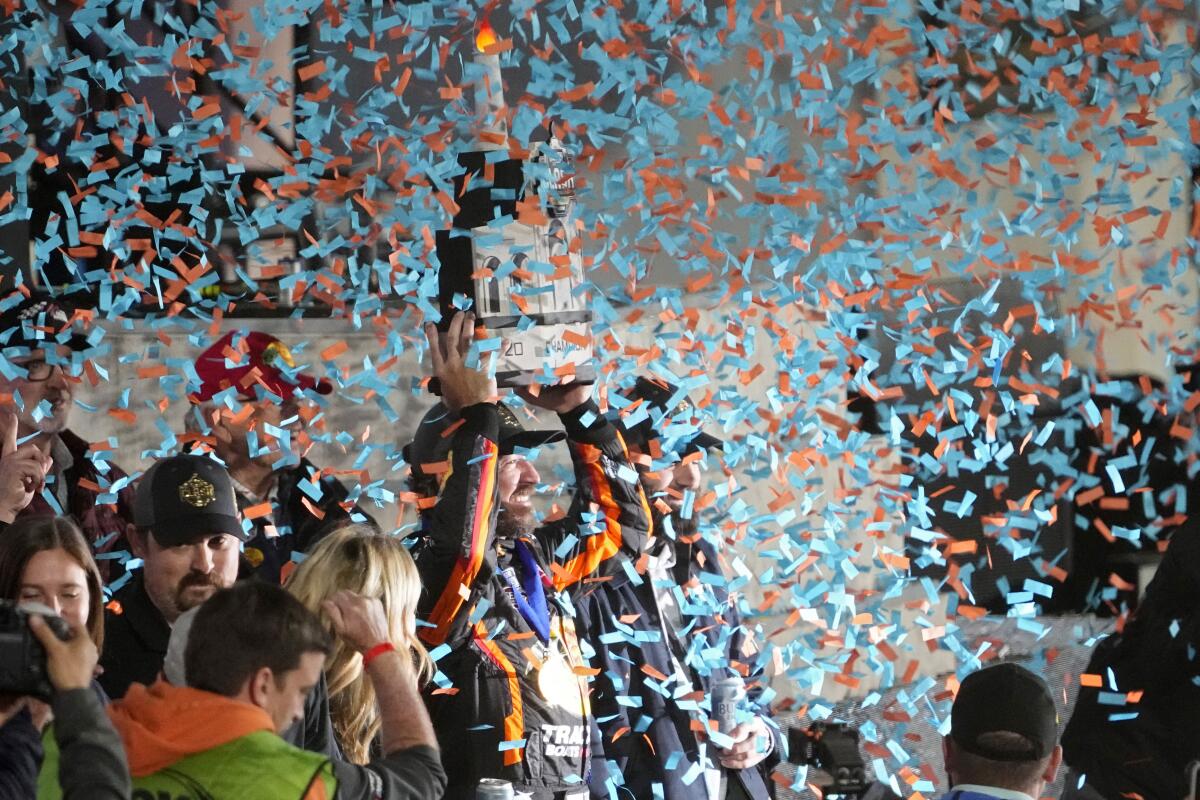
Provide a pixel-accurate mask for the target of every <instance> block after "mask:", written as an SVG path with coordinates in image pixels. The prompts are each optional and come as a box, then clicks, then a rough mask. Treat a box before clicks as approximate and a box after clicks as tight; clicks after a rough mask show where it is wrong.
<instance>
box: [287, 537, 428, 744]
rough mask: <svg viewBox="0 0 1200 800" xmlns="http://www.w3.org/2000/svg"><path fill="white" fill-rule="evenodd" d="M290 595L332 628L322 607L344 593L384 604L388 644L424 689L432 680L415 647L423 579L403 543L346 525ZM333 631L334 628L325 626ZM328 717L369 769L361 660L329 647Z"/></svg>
mask: <svg viewBox="0 0 1200 800" xmlns="http://www.w3.org/2000/svg"><path fill="white" fill-rule="evenodd" d="M286 587H287V590H288V591H289V592H291V593H292V594H293V595H294V596H295V597H296V598H297V599H299V600H300V602H302V603H304V605H305V606H306V607H307V608H308V609H309V610H311V611H312V612H313V613H315V614H317V615H318V616H320V617H321V619H322V621H324V622H325V624H326V625H327V626H330V622H329V619H328V618H327V616H326V614H325V612H324V610H323V609H322V604H323V603H324V601H326V600H328V599H330V598H331V597H332V596H333V595H334V594H336V593H337V592H339V591H341V590H343V589H348V590H349V591H352V592H355V593H357V594H360V595H363V596H365V597H377V598H379V599H380V601H382V602H383V607H384V610H385V611H386V613H387V616H388V625H389V627H390V629H391V643H392V644H393V645H395V647H396V648H397V649H398V650H400V651H401V652H404V651H405V650H407V651H408V652H409V653H410V654H411V657H412V659H413V663H414V666H415V667H416V668H417V675H418V678H419V679H420V680H421V681H426V680H428V679H429V677H430V676H431V675H432V674H433V662H432V660H431V659H430V658H429V654H428V653H427V652H426V651H425V648H424V647H423V646H422V645H421V643H420V641H419V640H418V639H417V618H416V609H417V601H418V600H419V599H420V596H421V579H420V577H419V576H418V574H417V567H416V564H414V563H413V560H412V556H410V555H409V554H408V549H407V548H406V547H405V546H404V543H403V542H402V541H401V540H400V539H398V538H396V537H394V536H389V535H387V534H383V533H379V532H378V531H376V530H375V529H374V528H371V527H369V526H366V525H350V526H347V527H345V528H342V529H340V530H338V531H335V532H334V533H331V534H330V535H328V536H326V537H325V538H324V539H322V540H321V542H320V543H319V544H318V545H317V546H316V547H315V548H313V550H312V552H310V553H309V554H308V557H307V558H305V559H304V561H303V562H301V563H300V565H299V566H298V567H296V569H295V571H294V572H293V573H292V574H291V576H290V577H289V578H288V581H287V584H286ZM330 627H332V626H330ZM325 679H326V681H327V683H328V684H329V715H330V717H331V718H332V720H333V730H334V733H335V734H336V736H337V739H338V744H340V745H341V748H342V752H343V754H344V755H345V757H346V760H347V761H351V762H353V763H355V764H366V763H367V762H368V761H370V759H371V747H372V743H373V742H374V741H375V739H376V736H377V735H378V733H379V728H380V719H379V708H378V706H377V704H376V702H375V690H374V688H373V687H372V686H371V682H370V680H368V679H367V676H366V674H365V673H364V672H363V664H362V656H361V654H360V653H358V652H357V651H355V650H352V649H350V648H349V647H347V646H346V644H345V642H344V640H342V639H340V638H336V637H335V640H334V646H333V653H332V654H331V655H330V656H329V658H328V659H326V661H325Z"/></svg>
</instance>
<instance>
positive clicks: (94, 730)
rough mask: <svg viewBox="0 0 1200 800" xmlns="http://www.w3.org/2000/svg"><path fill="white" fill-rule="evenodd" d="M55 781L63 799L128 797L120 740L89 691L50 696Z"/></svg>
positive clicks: (93, 693)
mask: <svg viewBox="0 0 1200 800" xmlns="http://www.w3.org/2000/svg"><path fill="white" fill-rule="evenodd" d="M54 717H55V719H54V736H55V739H56V740H57V742H58V747H59V765H58V780H59V787H60V788H61V790H62V796H63V798H64V800H72V798H77V799H78V800H94V799H95V798H113V800H117V799H118V798H126V797H129V794H130V792H131V791H132V789H131V787H130V780H129V768H128V767H127V766H126V765H125V750H124V748H123V747H122V745H121V738H120V737H119V736H118V735H117V732H116V730H114V729H113V726H112V723H111V722H110V721H109V719H108V716H107V715H106V714H105V713H104V708H103V706H101V705H100V699H99V698H98V697H97V696H96V693H95V692H94V691H93V690H92V689H91V688H90V687H88V688H83V689H72V690H70V691H66V692H58V693H56V694H55V697H54Z"/></svg>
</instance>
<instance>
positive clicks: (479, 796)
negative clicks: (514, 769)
mask: <svg viewBox="0 0 1200 800" xmlns="http://www.w3.org/2000/svg"><path fill="white" fill-rule="evenodd" d="M513 797H514V794H513V785H512V784H511V783H509V782H508V781H505V780H501V779H500V778H481V779H480V780H479V785H478V786H477V787H476V788H475V800H513Z"/></svg>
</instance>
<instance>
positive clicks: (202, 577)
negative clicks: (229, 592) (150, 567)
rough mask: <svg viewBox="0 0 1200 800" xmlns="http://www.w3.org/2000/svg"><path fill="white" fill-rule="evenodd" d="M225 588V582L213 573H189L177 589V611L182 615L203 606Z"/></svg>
mask: <svg viewBox="0 0 1200 800" xmlns="http://www.w3.org/2000/svg"><path fill="white" fill-rule="evenodd" d="M225 588H227V586H226V583H225V581H223V580H221V579H219V578H218V577H217V576H216V575H214V574H213V573H211V572H195V571H193V572H189V573H188V574H187V575H184V576H183V579H182V580H181V581H179V585H178V586H176V587H175V609H176V611H178V612H179V613H180V614H182V613H183V612H184V611H189V610H191V609H193V608H195V607H196V606H198V605H200V604H202V603H203V602H204V601H205V600H207V599H208V598H210V597H212V596H213V595H214V594H216V592H217V590H218V589H225ZM191 590H199V591H191Z"/></svg>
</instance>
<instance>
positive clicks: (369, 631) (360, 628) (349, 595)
mask: <svg viewBox="0 0 1200 800" xmlns="http://www.w3.org/2000/svg"><path fill="white" fill-rule="evenodd" d="M321 610H323V611H324V612H325V614H326V615H327V616H328V617H329V621H330V623H332V625H333V632H334V633H335V634H337V635H338V636H339V637H340V638H341V639H342V640H344V641H345V642H346V644H348V645H350V647H352V648H353V649H355V650H358V651H360V652H362V651H365V650H370V649H371V648H372V647H374V646H375V645H377V644H382V643H384V642H386V641H388V640H389V638H390V636H391V633H390V628H389V626H388V619H387V613H386V612H385V611H384V610H383V602H382V601H380V599H379V598H378V597H364V596H363V595H361V594H355V593H354V592H351V591H348V590H345V589H343V590H342V591H340V592H338V593H337V594H335V595H333V596H332V597H330V598H329V599H328V600H326V601H325V602H324V603H322V604H321Z"/></svg>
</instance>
